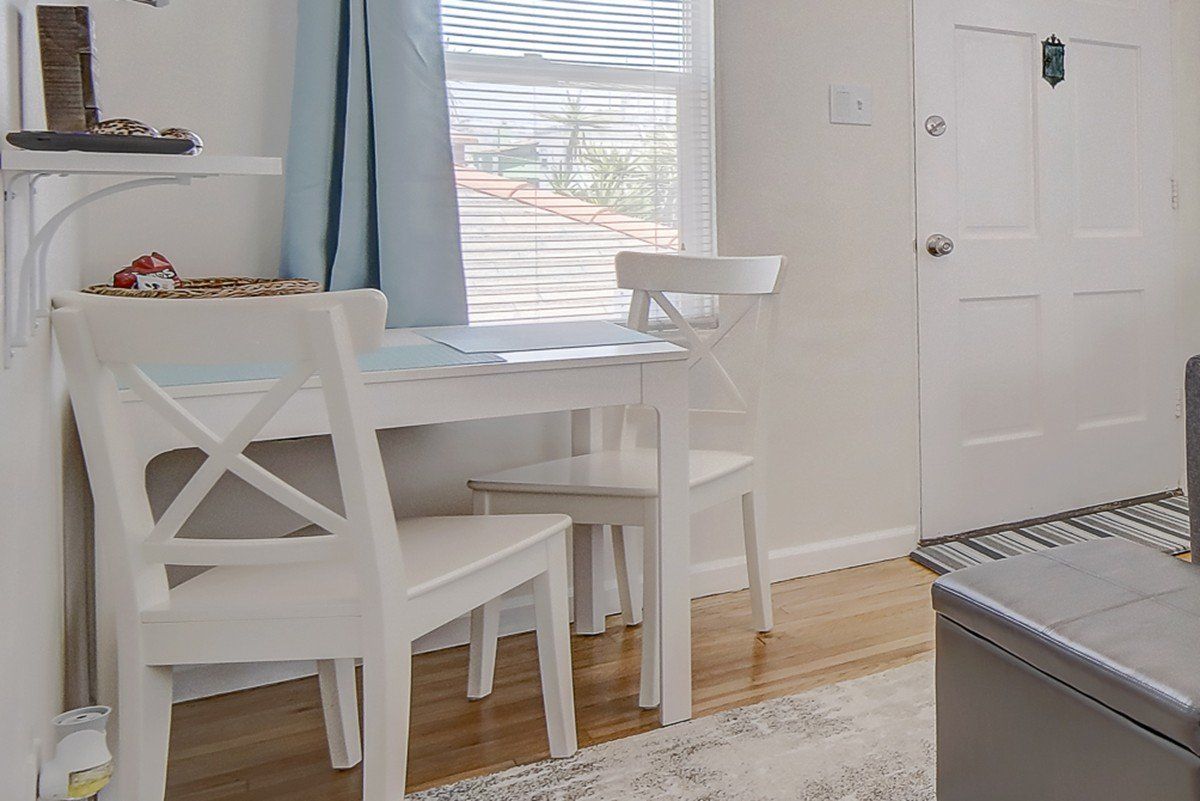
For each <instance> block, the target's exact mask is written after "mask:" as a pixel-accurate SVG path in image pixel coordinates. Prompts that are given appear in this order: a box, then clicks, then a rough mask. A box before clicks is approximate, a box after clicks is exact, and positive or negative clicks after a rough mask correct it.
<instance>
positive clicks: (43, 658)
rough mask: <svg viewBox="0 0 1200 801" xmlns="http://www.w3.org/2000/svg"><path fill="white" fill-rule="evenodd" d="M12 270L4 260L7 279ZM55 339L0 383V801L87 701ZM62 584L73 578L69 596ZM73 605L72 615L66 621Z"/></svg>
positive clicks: (66, 270) (29, 778) (64, 273)
mask: <svg viewBox="0 0 1200 801" xmlns="http://www.w3.org/2000/svg"><path fill="white" fill-rule="evenodd" d="M19 5H21V4H19V3H16V2H8V1H6V2H3V3H0V129H2V130H4V131H8V130H11V129H14V128H18V127H20V120H21V116H20V88H19V83H18V75H19V61H18V56H19V42H18V37H19V30H20V24H19V16H18V13H17V10H16V9H17V7H18V6H19ZM32 124H33V125H36V123H32ZM62 184H63V182H62V181H59V180H58V179H51V180H48V181H45V182H43V184H42V186H41V188H40V192H41V196H42V197H43V198H45V199H46V200H47V201H48V202H49V203H56V202H61V199H62V198H63V197H64V196H65V192H64V191H63V190H64V187H63V185H62ZM18 191H19V192H20V187H18ZM25 201H26V198H25V196H24V194H23V193H22V194H20V195H19V196H18V198H17V199H16V200H15V201H13V205H14V207H15V209H16V211H15V212H14V217H13V222H14V226H13V229H14V230H12V231H5V232H4V238H5V239H11V240H13V241H14V244H19V242H20V240H21V238H22V236H21V234H22V233H23V232H24V230H25V225H26V220H27V217H26V216H25V214H24V212H23V211H22V209H23V208H27V207H24V206H23V204H24V203H25ZM75 239H76V237H75V235H74V233H73V231H72V230H65V231H63V232H62V234H61V235H60V237H59V239H58V244H57V245H56V247H55V248H54V249H53V251H52V254H51V258H50V265H51V266H52V271H51V272H52V277H51V286H52V288H55V289H58V288H63V287H66V286H71V285H74V284H75V283H77V281H78V271H77V269H76V265H77V263H78V262H77V259H78V252H77V249H76V248H75V246H74V242H75ZM2 253H3V249H0V254H2ZM12 267H13V265H12V264H9V263H4V259H3V256H2V255H0V274H2V273H3V271H4V270H7V269H11V268H12ZM48 329H49V326H48V325H47V323H46V322H45V321H43V322H42V324H41V325H40V326H39V328H38V330H37V332H36V333H35V334H34V336H33V339H32V341H31V343H30V344H29V346H28V347H27V348H25V349H23V350H20V351H19V352H18V353H17V355H16V358H15V360H14V362H13V364H12V367H11V368H10V369H8V370H5V371H2V372H0V476H2V477H3V485H2V488H0V677H2V686H3V689H2V690H0V704H2V706H3V709H4V719H3V722H2V723H0V796H2V797H4V798H6V799H13V800H14V801H32V799H33V798H34V797H35V794H36V779H37V766H38V759H39V750H40V752H41V756H42V757H44V756H45V755H46V753H47V749H48V747H49V737H50V731H49V729H50V727H49V721H50V719H51V717H53V716H54V715H57V714H58V713H59V712H62V711H63V709H64V707H65V706H66V705H67V704H71V703H74V702H85V701H86V697H84V696H83V692H84V690H83V685H84V682H82V681H80V679H79V676H78V674H73V677H72V680H71V681H68V668H67V659H68V655H70V658H71V660H72V661H73V663H74V664H76V665H78V664H80V661H81V660H80V655H81V651H80V646H81V643H82V640H81V639H80V638H79V637H78V636H75V635H78V634H80V633H81V632H82V630H83V628H84V622H83V620H82V619H81V618H82V615H83V613H84V607H83V604H82V602H81V601H82V598H83V593H84V590H85V588H84V586H83V585H82V582H81V576H82V572H81V571H79V570H77V568H78V567H79V566H80V563H81V561H82V559H83V545H82V541H83V533H82V524H81V515H82V514H83V512H84V511H85V510H86V507H87V497H86V491H82V492H81V491H80V487H81V483H80V481H79V480H78V472H77V471H78V457H77V455H76V451H75V448H74V446H73V441H72V439H71V437H70V436H69V435H67V436H64V434H65V433H66V432H69V431H70V430H71V429H70V423H69V412H68V409H67V405H66V400H65V396H64V389H63V382H62V378H61V372H60V371H59V370H58V368H57V366H56V364H55V358H54V355H53V352H52V348H51V341H50V336H49V330H48ZM64 464H65V465H66V469H67V472H68V474H69V475H71V476H72V480H71V482H70V486H71V487H72V490H71V491H70V492H69V493H68V495H67V497H66V498H65V499H64V497H63V495H62V486H63V484H62V482H61V480H60V479H61V477H62V475H63V472H64ZM68 565H69V567H68ZM64 573H66V574H68V575H70V576H71V578H72V580H71V581H70V582H69V584H67V585H66V586H65V584H64ZM64 597H67V598H69V599H70V602H69V604H66V605H65V604H64ZM68 605H69V607H70V609H71V611H70V613H69V614H68V613H66V612H65V611H64V608H65V606H68ZM68 632H70V633H71V635H72V636H71V637H70V638H68V636H67V633H68ZM39 743H40V745H41V748H40V749H39V748H38V744H39Z"/></svg>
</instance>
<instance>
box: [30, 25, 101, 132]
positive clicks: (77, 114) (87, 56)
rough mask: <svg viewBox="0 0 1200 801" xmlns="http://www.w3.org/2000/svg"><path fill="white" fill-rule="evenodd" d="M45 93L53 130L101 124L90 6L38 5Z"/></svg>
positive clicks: (47, 112) (47, 114)
mask: <svg viewBox="0 0 1200 801" xmlns="http://www.w3.org/2000/svg"><path fill="white" fill-rule="evenodd" d="M37 20H38V43H39V45H40V48H41V54H42V92H43V95H44V97H45V101H46V125H47V127H48V128H49V129H50V130H52V131H86V130H88V128H89V127H90V126H92V125H95V124H96V123H97V122H99V121H100V108H99V104H98V103H97V102H96V86H95V81H94V76H93V72H92V53H93V49H92V22H91V17H90V16H89V14H88V9H87V6H38V7H37Z"/></svg>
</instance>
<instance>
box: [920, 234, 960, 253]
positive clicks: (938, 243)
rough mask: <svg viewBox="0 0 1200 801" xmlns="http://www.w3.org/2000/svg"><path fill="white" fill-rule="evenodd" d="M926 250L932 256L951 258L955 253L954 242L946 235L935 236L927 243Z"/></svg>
mask: <svg viewBox="0 0 1200 801" xmlns="http://www.w3.org/2000/svg"><path fill="white" fill-rule="evenodd" d="M925 249H926V250H928V251H929V255H931V256H937V257H938V258H941V257H942V256H949V255H950V254H951V253H953V252H954V240H953V239H951V238H950V237H948V236H945V235H944V234H934V235H933V236H931V237H929V239H928V240H927V241H926V242H925Z"/></svg>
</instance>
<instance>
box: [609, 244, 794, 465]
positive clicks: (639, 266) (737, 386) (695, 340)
mask: <svg viewBox="0 0 1200 801" xmlns="http://www.w3.org/2000/svg"><path fill="white" fill-rule="evenodd" d="M783 268H784V259H783V257H782V256H749V257H715V256H714V257H699V256H682V255H675V254H670V253H630V252H626V253H619V254H617V285H618V286H620V287H621V288H623V289H630V290H632V291H633V297H632V300H631V302H630V309H629V326H630V327H631V328H635V329H637V330H639V331H646V330H648V329H649V327H650V319H651V318H650V307H651V304H654V305H656V306H658V307H659V308H660V309H661V310H662V311H663V313H665V314H666V315H667V317H668V318H669V319H670V321H671V323H672V324H673V325H674V327H675V329H674V330H673V331H669V332H665V333H663V335H664V336H666V337H667V338H669V339H672V340H673V341H676V342H678V343H679V344H681V345H685V346H686V347H687V348H688V349H689V350H690V351H691V356H690V358H689V361H688V368H689V371H690V372H691V374H692V381H691V399H692V414H691V417H692V446H693V447H714V448H720V449H726V450H740V451H742V452H745V453H753V451H754V439H755V434H756V428H757V422H758V401H759V395H760V389H761V386H762V377H763V368H764V365H765V356H766V351H767V346H768V344H769V337H770V336H771V333H772V324H773V320H774V307H775V304H774V303H773V300H774V297H775V296H776V295H777V294H778V293H779V290H780V286H781V284H782V279H783ZM668 294H675V295H680V294H684V295H714V296H717V297H718V304H719V305H718V315H717V327H716V328H715V329H711V330H710V329H703V330H698V329H697V328H696V327H695V326H694V325H693V324H692V323H691V322H690V321H689V320H688V319H687V317H685V316H684V315H683V313H681V312H680V311H679V309H678V308H677V307H676V306H675V304H674V303H672V302H671V299H670V297H669V296H668ZM735 331H736V332H738V334H735V333H734V332H735ZM743 334H744V335H743ZM721 346H725V353H724V354H722V353H719V352H718V348H719V347H721ZM605 422H606V428H605V435H604V437H605V444H606V446H607V447H614V446H616V447H620V446H621V444H625V445H628V444H629V443H630V442H631V441H632V440H634V439H636V438H637V436H638V431H639V430H640V429H641V428H642V425H641V418H639V417H636V416H635V415H634V414H632V413H628V412H627V413H625V414H621V415H619V416H618V417H615V418H613V419H610V420H606V421H605ZM631 423H632V425H630V424H631ZM614 430H615V431H617V432H619V433H618V434H616V435H615V436H614V434H613V432H614Z"/></svg>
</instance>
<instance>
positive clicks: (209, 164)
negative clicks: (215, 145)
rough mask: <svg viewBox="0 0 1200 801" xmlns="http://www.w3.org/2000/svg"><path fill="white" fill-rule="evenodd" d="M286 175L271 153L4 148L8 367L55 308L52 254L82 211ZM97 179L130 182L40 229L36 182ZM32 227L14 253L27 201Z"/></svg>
mask: <svg viewBox="0 0 1200 801" xmlns="http://www.w3.org/2000/svg"><path fill="white" fill-rule="evenodd" d="M282 174H283V160H282V159H278V158H273V157H265V156H220V155H209V154H201V155H198V156H167V155H157V154H135V153H81V152H74V151H70V152H50V151H35V150H16V149H10V148H4V149H0V177H2V178H3V184H4V213H5V214H4V220H5V230H6V231H8V232H9V235H8V236H6V237H5V251H6V252H5V265H4V289H3V293H4V344H3V364H4V367H5V368H7V367H8V366H9V364H10V363H11V362H12V358H13V355H14V352H15V350H16V349H17V348H20V347H24V346H25V345H27V344H28V343H29V340H30V338H31V337H32V336H33V332H34V330H36V328H37V325H38V320H39V319H40V318H43V317H45V316H46V314H47V313H48V312H49V308H50V298H49V292H48V291H47V281H46V254H47V253H48V251H49V249H50V243H51V242H52V241H53V240H54V235H55V234H56V233H58V231H59V229H60V228H61V227H62V225H63V223H65V222H66V221H67V219H68V218H69V217H70V216H71V215H72V214H74V213H75V212H77V211H79V209H81V208H83V207H84V206H87V205H89V204H91V203H94V202H95V201H97V200H100V199H102V198H106V197H109V196H110V195H115V194H119V193H121V192H127V191H130V190H134V189H141V188H144V187H148V186H162V185H166V184H182V185H186V184H188V183H190V182H191V181H192V179H194V178H214V177H217V176H233V175H243V176H274V175H282ZM74 175H96V176H111V177H121V178H127V179H128V180H124V181H119V182H117V183H113V184H109V185H108V186H105V187H103V188H101V189H95V190H91V191H89V192H87V193H86V194H84V195H83V196H81V197H79V198H77V199H75V200H73V201H71V202H70V203H68V204H67V205H66V206H64V207H63V208H62V209H60V210H59V211H57V212H55V214H54V215H53V216H51V217H50V218H49V219H48V220H46V221H45V222H44V223H41V224H40V225H39V224H36V222H35V213H34V212H35V210H34V198H35V197H36V195H37V184H38V182H39V181H41V180H42V179H44V178H46V177H47V176H63V177H67V176H74ZM22 197H23V198H24V199H25V201H26V203H27V217H26V219H27V220H28V223H29V230H28V236H27V239H26V241H25V243H24V246H25V251H24V253H22V254H20V258H19V259H18V258H16V256H17V255H18V254H17V253H15V252H14V251H15V250H16V246H15V245H14V240H15V237H13V236H12V233H13V232H14V231H15V226H14V224H13V211H14V209H15V205H16V203H17V202H18V201H19V200H21V199H22Z"/></svg>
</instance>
